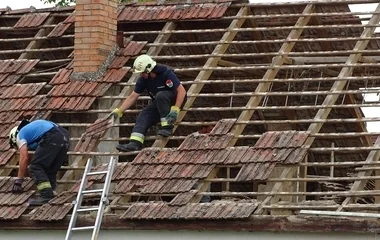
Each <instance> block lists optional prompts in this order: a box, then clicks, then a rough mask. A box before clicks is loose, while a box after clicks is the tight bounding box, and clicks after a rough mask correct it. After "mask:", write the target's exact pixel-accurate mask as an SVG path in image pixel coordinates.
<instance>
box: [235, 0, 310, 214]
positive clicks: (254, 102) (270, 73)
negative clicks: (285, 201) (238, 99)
mask: <svg viewBox="0 0 380 240" xmlns="http://www.w3.org/2000/svg"><path fill="white" fill-rule="evenodd" d="M314 9H315V6H314V5H312V4H308V5H307V6H306V7H305V9H304V10H303V14H307V13H311V12H313V11H314ZM310 18H311V17H300V18H299V19H298V20H297V22H296V24H295V27H296V28H295V29H293V30H292V31H291V32H290V33H289V35H288V37H287V39H298V38H299V37H300V36H301V34H302V32H303V28H297V27H301V26H306V25H307V24H308V22H309V21H310ZM294 45H295V42H286V43H284V44H283V45H282V46H281V49H280V50H279V53H281V55H280V56H277V57H275V58H273V60H272V63H271V66H281V65H283V64H284V62H285V61H286V58H285V57H286V55H287V53H289V52H291V51H292V49H293V47H294ZM279 70H280V69H279V68H270V69H268V70H267V72H266V73H265V75H264V77H263V79H265V80H273V79H274V78H275V77H276V75H277V73H278V72H279ZM270 84H271V82H266V83H260V84H259V85H258V86H257V88H256V89H255V92H267V91H268V90H269V87H270ZM262 98H263V97H262V96H254V97H251V98H250V100H249V101H248V103H247V105H246V107H248V108H254V107H257V106H258V105H259V104H260V102H261V100H262ZM254 112H255V110H253V109H252V110H244V111H243V112H242V113H241V114H240V116H239V118H238V120H237V121H238V122H239V121H248V120H250V119H251V117H252V115H253V114H254ZM245 126H246V125H245V124H239V125H235V126H234V128H233V129H232V132H233V134H234V136H235V138H233V140H232V141H231V142H230V143H229V146H234V145H235V143H236V141H237V138H236V136H239V135H240V134H241V133H242V132H243V130H244V128H245ZM295 172H296V168H292V167H287V168H284V170H283V171H282V173H281V174H280V176H279V178H288V177H289V176H292V175H293V174H294V173H295ZM281 187H282V182H278V183H276V184H274V185H273V187H272V188H271V190H270V191H271V192H277V191H279V190H280V189H281ZM271 200H272V196H268V197H266V198H265V199H264V201H263V202H262V203H261V204H260V206H259V207H258V208H257V209H256V211H255V214H261V213H262V212H263V211H264V209H263V206H265V205H267V204H268V203H269V202H270V201H271Z"/></svg>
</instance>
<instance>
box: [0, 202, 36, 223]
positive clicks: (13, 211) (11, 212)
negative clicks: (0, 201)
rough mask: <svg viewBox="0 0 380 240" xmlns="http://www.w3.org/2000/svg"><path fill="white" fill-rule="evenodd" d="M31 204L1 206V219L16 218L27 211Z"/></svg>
mask: <svg viewBox="0 0 380 240" xmlns="http://www.w3.org/2000/svg"><path fill="white" fill-rule="evenodd" d="M28 206H29V204H22V205H18V206H0V220H15V219H18V218H19V217H20V216H21V214H23V213H24V212H25V210H26V209H27V208H28Z"/></svg>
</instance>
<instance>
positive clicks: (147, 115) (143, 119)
mask: <svg viewBox="0 0 380 240" xmlns="http://www.w3.org/2000/svg"><path fill="white" fill-rule="evenodd" d="M176 98H177V92H176V91H170V90H168V91H161V92H158V93H157V94H156V96H155V99H154V100H153V101H152V103H151V104H149V105H148V106H147V107H145V108H144V109H143V110H142V111H141V112H140V113H139V115H138V116H137V119H136V124H135V126H134V128H133V130H132V133H139V134H142V135H144V136H145V134H146V131H147V130H148V129H149V128H150V127H151V126H153V125H156V124H157V123H159V122H160V121H161V118H165V117H166V116H167V115H168V114H169V112H170V107H171V106H173V105H174V104H175V101H176ZM184 102H185V101H184Z"/></svg>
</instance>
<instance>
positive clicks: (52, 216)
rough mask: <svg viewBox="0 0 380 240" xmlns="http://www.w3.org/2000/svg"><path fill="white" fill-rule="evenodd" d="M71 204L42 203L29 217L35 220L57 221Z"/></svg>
mask: <svg viewBox="0 0 380 240" xmlns="http://www.w3.org/2000/svg"><path fill="white" fill-rule="evenodd" d="M72 207H73V205H72V204H71V203H65V204H61V205H52V204H49V203H47V204H44V205H42V206H41V207H38V208H37V210H36V211H35V212H34V213H33V214H32V216H31V217H30V219H31V220H37V221H57V220H62V219H63V218H64V217H65V216H66V215H67V214H68V213H69V212H70V210H71V208H72Z"/></svg>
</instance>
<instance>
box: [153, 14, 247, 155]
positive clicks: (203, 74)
mask: <svg viewBox="0 0 380 240" xmlns="http://www.w3.org/2000/svg"><path fill="white" fill-rule="evenodd" d="M247 12H248V8H247V7H242V8H240V10H239V12H238V13H237V16H243V15H246V14H247ZM244 22H245V19H235V20H233V21H232V22H231V24H230V26H229V27H228V29H227V32H225V33H224V34H223V36H222V38H221V41H231V40H233V38H234V37H235V36H236V34H237V32H232V31H230V29H233V28H236V27H241V26H242V25H243V23H244ZM228 46H229V44H219V45H217V46H216V47H215V49H214V51H213V52H212V54H211V55H213V54H223V53H224V52H225V51H226V50H227V48H228ZM220 59H221V57H211V58H209V59H208V60H207V61H206V63H205V65H204V66H203V67H202V68H200V69H199V70H200V72H199V74H198V76H197V77H196V79H195V80H194V82H197V81H198V80H200V79H202V80H206V79H208V78H209V77H210V76H211V74H212V70H208V69H207V68H209V67H216V66H217V64H218V62H219V60H220ZM206 69H207V70H206ZM203 86H204V84H192V85H191V87H190V88H189V90H188V91H187V92H188V94H190V95H191V94H193V93H199V92H200V91H201V89H202V88H203ZM194 101H195V97H189V98H188V99H187V102H186V103H185V105H184V107H183V109H187V108H189V107H191V106H192V104H193V103H194ZM186 113H187V112H186V111H184V110H182V111H181V112H180V114H179V116H178V120H177V121H178V122H180V121H182V119H183V118H184V117H185V115H186ZM176 129H177V126H175V127H174V131H175V130H176ZM167 142H168V139H162V140H156V141H155V142H154V143H153V145H152V146H153V147H164V146H165V145H166V143H167Z"/></svg>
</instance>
